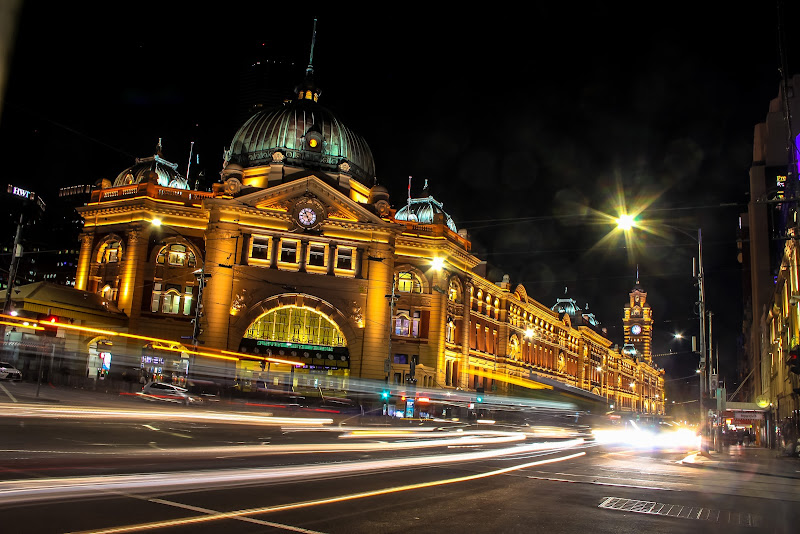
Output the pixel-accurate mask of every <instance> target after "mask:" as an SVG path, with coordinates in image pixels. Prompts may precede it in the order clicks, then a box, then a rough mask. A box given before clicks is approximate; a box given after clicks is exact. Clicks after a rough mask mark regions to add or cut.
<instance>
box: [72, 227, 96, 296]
mask: <svg viewBox="0 0 800 534" xmlns="http://www.w3.org/2000/svg"><path fill="white" fill-rule="evenodd" d="M80 240H81V250H80V253H79V255H78V269H77V271H76V273H75V289H81V290H83V291H86V288H87V286H88V281H89V273H90V271H91V266H92V247H93V246H94V233H82V234H81V235H80Z"/></svg>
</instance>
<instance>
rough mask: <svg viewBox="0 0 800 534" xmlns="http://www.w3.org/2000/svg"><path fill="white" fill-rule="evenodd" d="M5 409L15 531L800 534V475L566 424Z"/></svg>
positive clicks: (0, 432) (3, 502) (156, 408)
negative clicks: (714, 461)
mask: <svg viewBox="0 0 800 534" xmlns="http://www.w3.org/2000/svg"><path fill="white" fill-rule="evenodd" d="M0 408H2V412H1V413H0V465H2V470H0V518H2V519H0V531H2V532H9V533H27V532H31V533H50V532H141V531H153V530H154V531H157V532H176V533H178V532H192V533H197V532H226V533H229V532H230V533H233V532H273V531H275V532H278V531H291V532H332V533H333V532H342V533H345V532H347V533H349V532H354V533H360V532H364V533H370V534H374V533H383V532H387V533H388V532H408V531H410V530H414V531H417V532H437V533H448V532H470V533H472V532H581V533H586V532H592V533H599V532H609V533H612V532H613V533H624V532H637V533H638V532H726V533H729V532H796V531H797V525H798V521H800V514H798V509H800V487H798V486H799V485H798V484H797V480H796V479H790V478H781V477H775V476H764V475H746V474H743V473H735V472H730V471H718V470H709V469H699V468H696V467H689V466H686V465H683V464H680V463H679V460H680V459H681V458H682V457H683V456H684V455H685V452H681V451H662V452H656V451H652V450H634V449H627V448H621V447H607V446H598V445H596V444H593V443H588V444H587V443H581V442H580V441H579V440H575V439H574V436H570V435H561V436H560V435H557V433H555V432H554V431H553V432H550V433H548V432H545V433H542V434H533V433H528V434H526V435H521V433H520V432H519V430H521V429H514V428H512V427H505V426H503V425H501V424H495V425H480V426H478V425H465V424H452V423H447V424H446V423H443V422H427V423H420V422H404V423H403V424H400V425H397V424H394V425H386V424H384V423H381V422H377V423H378V424H369V425H367V424H366V423H367V421H364V420H361V419H359V418H354V419H347V418H341V419H339V420H337V421H324V420H323V421H317V420H315V418H312V417H310V416H306V415H308V414H304V417H303V418H302V419H297V418H295V417H286V418H283V417H278V416H276V414H274V413H273V414H272V417H270V416H269V415H268V414H267V413H266V411H264V410H262V411H260V412H259V413H255V412H243V411H222V410H197V409H194V408H191V407H188V408H186V407H173V406H161V405H152V404H149V403H133V402H120V403H117V404H114V405H113V406H108V405H107V404H106V405H104V406H97V407H92V406H90V405H87V404H81V405H77V404H75V405H73V404H70V403H64V402H61V403H59V404H58V405H52V404H46V403H39V404H28V403H24V402H17V403H13V404H12V403H2V405H0ZM323 419H324V418H323ZM371 423H376V421H371ZM551 430H552V429H551ZM640 501H641V502H640ZM646 503H651V504H646ZM652 503H658V504H656V505H654V504H652ZM601 505H606V506H608V507H609V508H602V507H601ZM662 505H664V506H662ZM618 508H622V509H618ZM637 510H638V511H637ZM644 512H649V513H644Z"/></svg>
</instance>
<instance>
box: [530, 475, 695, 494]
mask: <svg viewBox="0 0 800 534" xmlns="http://www.w3.org/2000/svg"><path fill="white" fill-rule="evenodd" d="M527 478H530V479H533V480H546V481H548V482H571V483H572V484H594V485H595V486H614V487H617V488H632V489H646V490H659V491H681V490H674V489H670V488H659V487H656V486H636V485H634V484H615V483H613V482H598V481H596V480H569V479H566V478H550V477H534V476H528V477H527Z"/></svg>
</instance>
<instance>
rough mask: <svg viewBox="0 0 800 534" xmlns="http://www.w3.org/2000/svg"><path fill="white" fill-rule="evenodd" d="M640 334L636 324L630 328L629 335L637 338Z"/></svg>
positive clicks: (640, 329) (640, 330)
mask: <svg viewBox="0 0 800 534" xmlns="http://www.w3.org/2000/svg"><path fill="white" fill-rule="evenodd" d="M641 333H642V327H641V326H639V325H638V324H635V325H633V326H632V327H631V334H633V335H634V336H638V335H639V334H641Z"/></svg>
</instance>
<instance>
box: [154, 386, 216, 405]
mask: <svg viewBox="0 0 800 534" xmlns="http://www.w3.org/2000/svg"><path fill="white" fill-rule="evenodd" d="M141 395H142V397H144V398H145V399H147V400H161V401H167V402H179V403H182V404H186V405H189V404H202V403H203V398H202V397H201V396H199V395H194V394H192V393H189V391H188V390H187V389H186V388H182V387H180V386H176V385H174V384H167V383H166V382H149V383H147V384H145V386H144V387H143V388H142V393H141Z"/></svg>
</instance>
